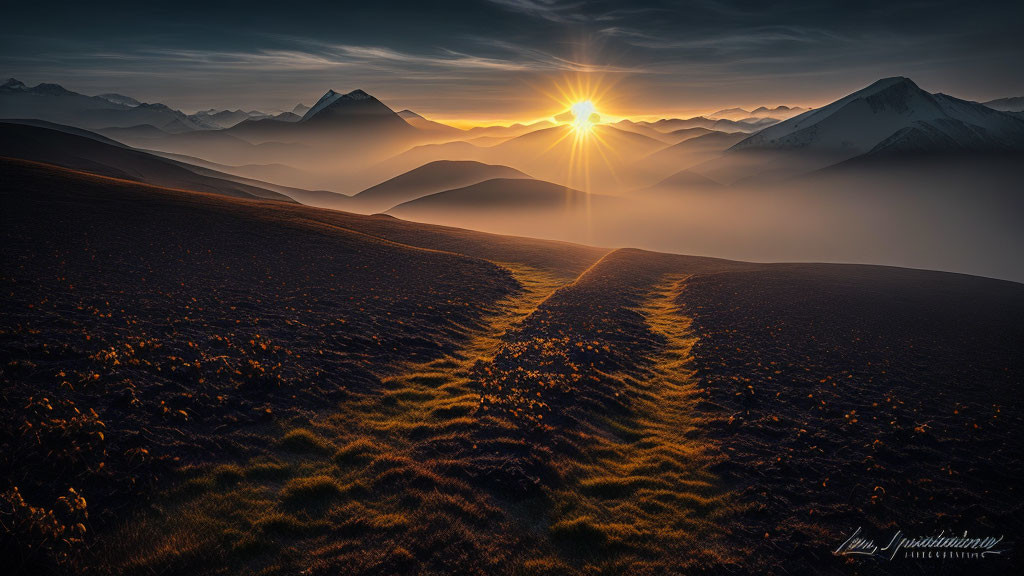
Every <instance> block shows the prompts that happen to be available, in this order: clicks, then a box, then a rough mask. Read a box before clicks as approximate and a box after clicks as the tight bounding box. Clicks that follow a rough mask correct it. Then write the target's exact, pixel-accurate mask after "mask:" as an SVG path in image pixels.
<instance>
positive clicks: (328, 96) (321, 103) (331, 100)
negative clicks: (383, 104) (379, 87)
mask: <svg viewBox="0 0 1024 576" xmlns="http://www.w3.org/2000/svg"><path fill="white" fill-rule="evenodd" d="M339 100H347V101H350V102H358V101H363V100H375V98H374V97H373V96H370V95H369V94H367V93H366V92H364V91H362V90H359V89H356V90H353V91H351V92H349V93H348V94H341V93H340V92H335V91H334V90H328V91H327V93H325V94H324V95H323V96H321V97H320V99H319V100H317V101H316V104H314V105H313V107H312V108H310V109H309V110H307V111H306V113H305V115H303V117H302V119H303V120H309V119H310V118H312V117H313V116H316V115H317V114H319V113H320V111H321V110H324V109H325V108H327V107H329V106H331V105H333V104H335V103H336V102H338V101H339Z"/></svg>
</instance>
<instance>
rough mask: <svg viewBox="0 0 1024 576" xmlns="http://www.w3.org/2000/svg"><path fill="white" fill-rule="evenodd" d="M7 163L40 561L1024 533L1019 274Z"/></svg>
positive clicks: (152, 564)
mask: <svg viewBox="0 0 1024 576" xmlns="http://www.w3.org/2000/svg"><path fill="white" fill-rule="evenodd" d="M0 167H2V172H0V176H2V177H3V180H2V181H3V182H4V185H3V187H2V191H3V202H4V205H5V208H6V209H5V211H4V213H3V214H2V221H0V223H2V224H3V228H2V231H3V232H2V234H3V236H2V238H0V239H2V241H3V264H4V266H3V275H2V277H0V280H2V284H0V289H2V291H3V294H4V296H5V298H6V302H5V307H4V308H3V310H2V312H0V319H2V323H0V377H2V381H3V400H4V402H3V403H2V404H0V426H2V427H0V447H2V451H0V465H2V469H3V474H2V475H0V477H2V478H3V481H4V484H3V485H2V486H0V494H2V496H0V520H2V522H3V529H4V533H3V536H4V539H3V540H2V546H3V552H4V554H5V557H9V558H14V559H15V561H17V562H19V563H20V565H22V566H29V567H31V568H32V569H33V570H35V571H40V572H46V571H50V572H74V571H76V570H82V569H84V568H85V567H88V568H89V569H90V570H91V571H94V572H97V573H113V574H140V573H141V574H147V573H161V574H164V573H188V574H195V573H264V574H292V573H298V572H304V573H309V574H338V573H345V574H367V575H369V574H382V573H383V574H400V573H420V574H453V573H457V574H480V575H483V574H558V575H573V574H581V575H582V574H592V573H606V574H623V573H628V574H637V575H645V574H651V575H653V574H666V573H669V574H671V573H693V572H708V573H711V572H719V571H735V572H739V573H760V572H779V571H782V569H783V568H790V569H792V570H793V571H794V572H797V573H800V572H807V571H808V569H809V568H808V567H809V566H813V565H814V564H812V563H811V562H812V560H813V559H820V556H821V555H822V554H826V553H827V550H829V549H831V545H832V537H833V536H834V535H835V534H834V533H841V532H842V531H843V530H846V529H847V528H848V523H849V522H852V521H865V519H864V517H863V515H861V514H860V512H859V511H862V510H864V509H871V510H873V511H876V512H877V513H878V514H877V516H876V518H879V519H881V520H880V524H879V526H876V527H883V526H882V523H884V522H890V523H895V522H898V521H903V520H907V521H912V522H919V521H921V520H922V518H925V516H926V515H928V514H930V515H931V516H930V517H932V518H943V519H946V520H949V521H950V522H953V523H955V522H958V521H963V520H964V519H965V518H968V519H973V518H977V517H978V515H977V514H975V513H976V512H979V511H980V514H981V517H982V518H984V519H985V521H987V522H990V523H991V524H992V525H994V526H1007V527H1011V528H1012V527H1013V526H1014V525H1015V524H1014V522H1019V520H1017V519H1015V518H1014V517H1013V514H1014V508H1013V504H1014V502H1015V500H1014V499H1015V498H1016V493H1015V492H1014V491H1013V490H1014V488H1012V482H1010V481H1009V479H1010V478H1012V477H1013V476H1014V475H1015V474H1018V473H1019V472H1020V471H1019V466H1020V464H1019V459H1013V458H1008V459H1003V460H998V459H990V458H989V455H999V454H1008V453H1010V451H1012V450H1013V449H1014V444H1013V442H1014V440H1013V439H1014V438H1016V437H1019V434H1018V433H1019V431H1020V422H1021V421H1020V419H1019V416H1018V415H1019V413H1020V411H1019V401H1017V400H1015V399H1014V398H1016V396H1014V395H1013V394H1012V392H1013V390H1014V388H1013V386H1014V384H1015V383H1017V384H1019V382H1020V378H1021V375H1022V374H1024V367H1022V366H1021V364H1020V359H1019V356H1014V355H1012V354H1011V353H1010V351H1011V350H1012V349H1013V347H1014V346H1015V343H1016V342H1019V341H1020V339H1021V337H1022V336H1024V335H1022V334H1021V326H1022V325H1024V322H1022V321H1021V320H1022V319H1024V309H1022V308H1021V303H1022V302H1024V298H1022V297H1021V289H1020V287H1019V286H1018V285H1015V284H1011V283H1003V282H996V281H990V280H985V279H979V278H969V277H961V276H953V275H944V274H939V273H925V272H912V271H898V270H896V271H894V270H891V269H884V268H870V267H851V266H821V265H807V266H803V267H799V266H790V265H752V264H744V263H738V262H729V261H724V260H715V259H709V258H695V257H683V256H672V255H665V254H657V253H651V252H644V251H640V250H629V249H620V250H613V251H610V252H609V251H608V250H601V249H593V248H586V247H581V246H574V245H569V244H560V243H554V242H542V241H536V240H528V239H522V238H509V237H499V236H491V235H487V234H479V233H473V232H467V231H464V230H455V229H446V228H441V227H432V226H425V225H419V224H412V223H408V222H402V221H400V220H396V219H394V218H390V217H385V216H355V215H350V214H344V213H339V212H330V211H322V210H316V209H311V208H306V207H301V206H287V205H271V204H266V203H264V204H259V203H255V202H249V201H242V200H232V199H225V198H217V197H212V196H207V195H200V194H185V193H180V192H173V191H167V190H160V189H155V188H149V187H145V186H141V185H133V184H128V183H112V182H110V181H104V180H99V179H92V178H89V177H83V176H81V175H73V174H70V173H68V172H65V171H61V170H54V169H49V168H44V167H41V166H38V165H27V164H22V163H11V162H3V163H2V164H0ZM44 230H45V231H47V232H45V233H44V232H42V231H44ZM49 231H54V232H49ZM979 292H983V293H985V294H986V295H987V296H988V298H986V299H977V298H974V299H972V298H970V297H969V295H971V294H977V293H979ZM892 317H899V318H901V319H902V320H905V322H902V323H901V326H904V327H905V329H902V330H896V329H893V326H892V323H891V321H890V320H891V318H892ZM908 350H912V351H913V352H912V353H907V351H908ZM949 375H952V377H954V378H956V382H955V384H956V386H952V387H950V386H947V387H944V388H942V389H941V390H940V391H938V392H936V389H935V388H934V385H935V384H936V383H937V382H938V381H939V379H940V378H941V377H948V376H949ZM980 383H985V384H980ZM989 387H992V388H994V389H995V390H996V392H997V393H998V395H999V397H1000V400H999V404H998V405H997V406H994V405H993V400H992V399H991V397H990V394H991V393H992V389H990V388H989ZM979 455H980V456H979ZM915 467H924V468H926V469H927V474H924V473H918V472H916V468H915ZM893 473H895V474H893ZM882 476H885V477H887V478H889V480H881V479H880V478H881V477H882ZM963 482H966V483H967V484H966V485H967V486H969V487H970V490H969V491H967V492H963V491H961V490H960V489H959V488H958V486H962V485H965V484H963ZM1008 486H1010V488H1007V487H1008ZM86 502H88V504H86ZM940 514H945V516H941V515H940ZM972 514H973V515H972ZM811 519H813V521H812V520H811ZM12 535H13V536H15V537H14V538H12V537H11V536H12ZM766 535H767V536H766ZM826 543H827V544H828V545H829V546H826Z"/></svg>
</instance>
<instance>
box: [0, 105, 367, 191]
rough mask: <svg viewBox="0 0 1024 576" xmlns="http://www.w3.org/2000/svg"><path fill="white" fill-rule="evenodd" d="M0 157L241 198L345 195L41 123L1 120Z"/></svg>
mask: <svg viewBox="0 0 1024 576" xmlns="http://www.w3.org/2000/svg"><path fill="white" fill-rule="evenodd" d="M0 156H4V157H7V158H19V159H22V160H28V161H32V162H42V163H46V164H52V165H55V166H61V167H64V168H70V169H72V170H79V171H83V172H89V173H92V174H98V175H101V176H107V177H110V178H117V179H121V180H130V181H134V182H143V183H146V184H152V185H154V186H163V187H167V188H181V189H187V190H194V191H197V192H207V193H212V194H220V195H225V196H234V197H239V198H253V199H265V200H277V201H284V202H294V201H300V202H303V203H314V201H315V203H320V204H325V205H332V204H337V202H340V201H342V200H343V199H347V197H346V196H341V195H339V194H333V193H330V192H312V191H307V190H301V189H295V188H286V187H282V186H276V185H274V184H269V183H266V182H260V181H257V180H250V179H245V178H239V177H237V176H234V175H232V174H227V173H224V172H220V171H217V170H213V169H210V168H204V167H202V166H196V165H193V164H189V163H187V162H182V161H178V160H174V159H170V158H164V157H161V156H157V155H154V154H150V153H147V152H144V151H141V150H136V149H133V148H130V147H128V146H125V145H124V144H121V143H119V142H116V141H113V140H110V139H109V138H105V137H104V136H101V135H99V134H95V133H92V132H89V131H87V130H82V129H80V128H73V127H69V126H62V125H59V124H52V123H48V122H42V121H38V120H35V121H25V123H13V122H0Z"/></svg>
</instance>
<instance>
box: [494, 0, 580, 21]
mask: <svg viewBox="0 0 1024 576" xmlns="http://www.w3.org/2000/svg"><path fill="white" fill-rule="evenodd" d="M490 2H492V3H494V4H497V5H499V6H501V7H503V8H506V9H508V10H511V11H513V12H519V13H521V14H526V15H528V16H533V17H535V18H541V19H543V20H548V21H550V22H558V23H563V24H564V23H567V22H582V21H585V20H588V17H587V16H585V15H584V14H582V13H580V12H578V10H579V9H580V8H582V7H583V3H582V2H568V3H565V2H559V1H558V0H490Z"/></svg>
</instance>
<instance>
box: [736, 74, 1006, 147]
mask: <svg viewBox="0 0 1024 576" xmlns="http://www.w3.org/2000/svg"><path fill="white" fill-rule="evenodd" d="M752 149H771V150H793V151H800V152H811V151H813V152H815V153H817V155H818V160H819V161H824V160H822V159H824V158H829V159H830V161H832V162H839V161H843V160H845V159H849V158H852V157H854V156H858V155H861V154H866V153H869V152H870V153H873V154H875V153H882V152H901V151H918V152H923V151H937V150H953V149H957V150H959V149H970V150H986V151H987V150H1021V149H1024V122H1022V121H1021V120H1020V119H1018V118H1015V117H1013V116H1011V115H1009V114H1006V113H1002V112H997V111H995V110H992V109H990V108H986V107H985V106H983V105H981V104H978V103H976V102H968V101H966V100H960V99H958V98H953V97H951V96H946V95H944V94H931V93H929V92H926V91H925V90H922V89H921V88H920V87H918V85H917V84H915V83H914V82H913V81H912V80H910V79H909V78H906V77H903V76H895V77H892V78H883V79H881V80H878V81H877V82H874V83H873V84H871V85H870V86H868V87H866V88H863V89H861V90H858V91H856V92H853V93H851V94H849V95H847V96H845V97H843V98H840V99H839V100H836V101H835V102H832V103H831V104H828V105H827V106H823V107H821V108H818V109H816V110H813V111H810V112H806V113H804V114H801V115H800V116H796V117H794V118H791V119H789V120H786V121H785V122H781V123H779V124H776V125H774V126H770V127H768V128H765V129H764V130H761V131H760V132H758V133H756V134H754V135H752V136H750V137H749V138H747V139H746V140H744V141H742V142H740V143H738V144H736V145H735V146H733V148H732V150H752Z"/></svg>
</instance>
